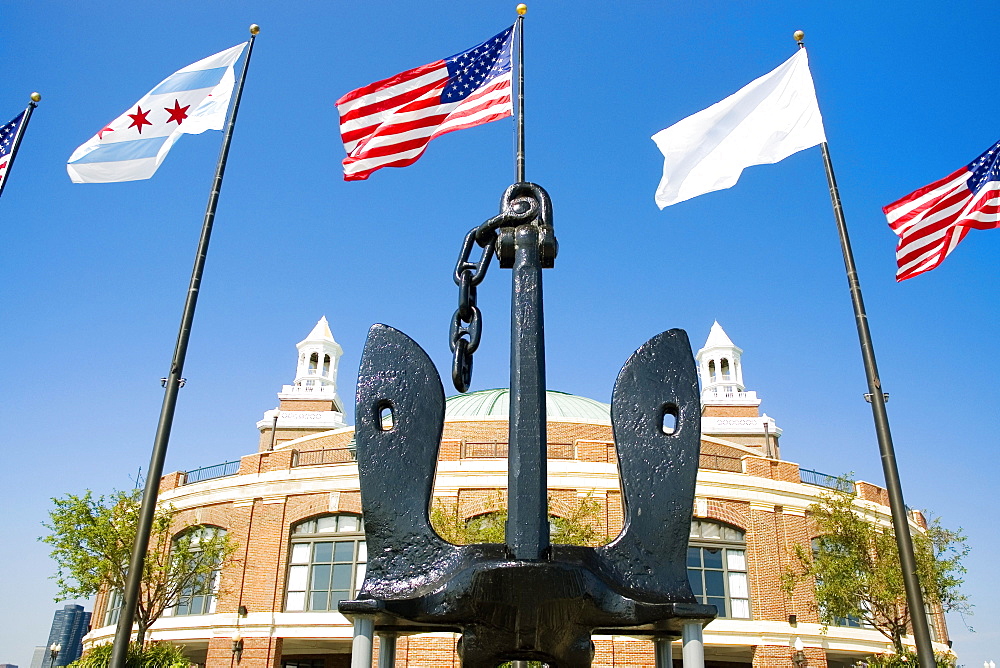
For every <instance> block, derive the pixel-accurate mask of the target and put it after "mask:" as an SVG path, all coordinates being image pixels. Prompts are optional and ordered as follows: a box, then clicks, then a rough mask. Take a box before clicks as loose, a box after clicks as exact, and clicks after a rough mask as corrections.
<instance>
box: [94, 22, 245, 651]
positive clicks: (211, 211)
mask: <svg viewBox="0 0 1000 668" xmlns="http://www.w3.org/2000/svg"><path fill="white" fill-rule="evenodd" d="M259 32H260V27H259V26H257V25H256V24H254V25H251V26H250V41H249V44H248V46H247V55H246V59H245V60H244V61H243V70H242V71H241V72H240V78H239V81H238V83H237V86H236V99H235V101H234V103H233V111H232V113H231V114H230V116H229V122H228V124H227V125H226V132H225V135H224V136H223V138H222V149H221V151H220V152H219V160H218V163H217V165H216V168H215V179H214V180H213V182H212V190H211V192H210V194H209V196H208V205H207V207H206V209H205V219H204V222H203V223H202V229H201V238H200V239H199V240H198V250H197V252H196V253H195V261H194V268H193V269H192V271H191V282H190V284H189V286H188V293H187V299H186V300H185V302H184V312H183V314H182V316H181V324H180V328H179V330H178V333H177V343H176V345H175V347H174V356H173V360H172V361H171V363H170V374H169V375H168V376H167V377H166V378H163V379H161V383H162V384H163V387H164V388H165V390H164V394H163V405H162V407H161V409H160V420H159V422H158V424H157V426H156V437H155V438H154V439H153V452H152V455H151V457H150V461H149V468H148V469H147V471H146V485H145V487H144V489H143V493H142V505H141V506H140V510H139V525H138V527H137V528H136V535H135V542H134V543H133V545H132V557H131V560H130V561H129V567H128V577H127V579H126V582H125V589H124V591H123V592H122V608H121V612H120V613H119V618H118V626H117V628H116V630H115V640H114V649H113V650H112V654H111V662H110V664H109V666H110V668H125V657H126V655H127V652H128V645H129V640H130V638H131V636H132V625H133V621H134V619H135V611H136V608H137V604H138V599H139V589H140V587H141V585H142V571H143V564H144V563H145V560H146V551H147V550H148V549H149V535H150V532H151V529H152V526H153V517H154V515H155V512H156V499H157V496H158V494H159V489H160V476H162V475H163V462H164V460H165V459H166V456H167V444H168V442H169V441H170V429H171V427H172V426H173V420H174V410H175V409H176V407H177V394H178V390H179V389H180V388H181V387H183V386H184V379H183V378H182V377H181V374H182V372H183V370H184V359H185V357H186V356H187V348H188V341H189V339H190V337H191V324H192V322H193V321H194V311H195V306H196V305H197V303H198V291H199V289H200V286H201V277H202V274H203V273H204V270H205V259H206V256H207V255H208V243H209V240H210V239H211V236H212V224H213V222H214V221H215V209H216V207H217V206H218V203H219V192H220V191H221V190H222V177H223V175H224V174H225V171H226V161H227V159H228V157H229V145H230V143H231V142H232V138H233V128H234V127H235V126H236V115H237V113H238V112H239V110H240V99H241V98H242V97H243V84H244V82H245V81H246V75H247V68H248V67H249V65H250V55H251V54H252V53H253V43H254V40H255V39H256V38H257V34H258V33H259Z"/></svg>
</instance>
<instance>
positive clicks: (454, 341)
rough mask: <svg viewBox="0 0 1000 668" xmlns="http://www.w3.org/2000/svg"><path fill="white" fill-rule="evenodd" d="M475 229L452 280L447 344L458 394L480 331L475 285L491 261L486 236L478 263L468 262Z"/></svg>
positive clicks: (491, 242) (466, 381)
mask: <svg viewBox="0 0 1000 668" xmlns="http://www.w3.org/2000/svg"><path fill="white" fill-rule="evenodd" d="M479 230H480V228H479V227H474V228H473V229H472V230H470V231H469V233H468V234H466V235H465V240H464V241H463V242H462V251H461V252H460V253H459V255H458V263H457V264H456V265H455V275H454V279H455V284H456V285H458V308H457V309H456V310H455V314H454V315H453V316H452V317H451V332H450V335H449V345H450V347H451V352H452V353H454V358H453V359H452V364H451V379H452V381H453V382H454V383H455V389H456V390H458V391H459V392H467V391H468V390H469V385H470V384H471V383H472V355H473V353H475V352H476V350H477V349H478V348H479V341H480V339H481V337H482V331H483V328H482V323H483V313H482V311H480V310H479V307H478V306H476V286H478V285H479V284H480V283H482V282H483V279H484V278H486V270H487V269H489V266H490V260H492V259H493V254H494V251H495V249H496V234H494V235H493V236H492V238H491V237H489V236H488V235H487V237H486V243H485V245H484V246H483V254H482V256H481V257H480V258H479V261H478V262H470V261H469V256H470V255H472V248H473V246H474V245H475V244H476V242H477V241H476V238H477V236H478V235H479Z"/></svg>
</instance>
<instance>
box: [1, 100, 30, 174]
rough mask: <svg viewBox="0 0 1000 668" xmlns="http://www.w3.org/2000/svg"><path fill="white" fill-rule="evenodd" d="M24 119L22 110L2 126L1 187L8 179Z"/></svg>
mask: <svg viewBox="0 0 1000 668" xmlns="http://www.w3.org/2000/svg"><path fill="white" fill-rule="evenodd" d="M23 121H24V112H23V111H22V112H21V113H20V114H18V115H17V116H15V117H14V120H12V121H11V122H10V123H8V124H7V125H5V126H3V127H2V128H0V188H2V187H3V182H4V181H6V180H7V167H8V165H10V163H11V160H13V159H14V155H13V150H14V139H15V138H16V137H17V131H18V129H19V128H20V127H21V123H22V122H23Z"/></svg>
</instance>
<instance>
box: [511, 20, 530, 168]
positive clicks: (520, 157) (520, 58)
mask: <svg viewBox="0 0 1000 668" xmlns="http://www.w3.org/2000/svg"><path fill="white" fill-rule="evenodd" d="M527 13H528V6H527V5H525V4H523V3H522V4H520V5H518V6H517V27H516V28H515V29H516V31H517V158H516V160H515V166H514V171H515V174H514V181H515V182H516V183H523V182H524V15H525V14H527Z"/></svg>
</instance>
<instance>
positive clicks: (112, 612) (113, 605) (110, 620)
mask: <svg viewBox="0 0 1000 668" xmlns="http://www.w3.org/2000/svg"><path fill="white" fill-rule="evenodd" d="M124 603H125V597H124V596H122V593H121V592H120V591H119V590H117V589H113V590H112V591H111V593H110V594H108V604H107V606H106V607H105V608H104V625H105V626H113V625H115V624H117V623H118V618H119V617H121V614H122V605H124Z"/></svg>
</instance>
